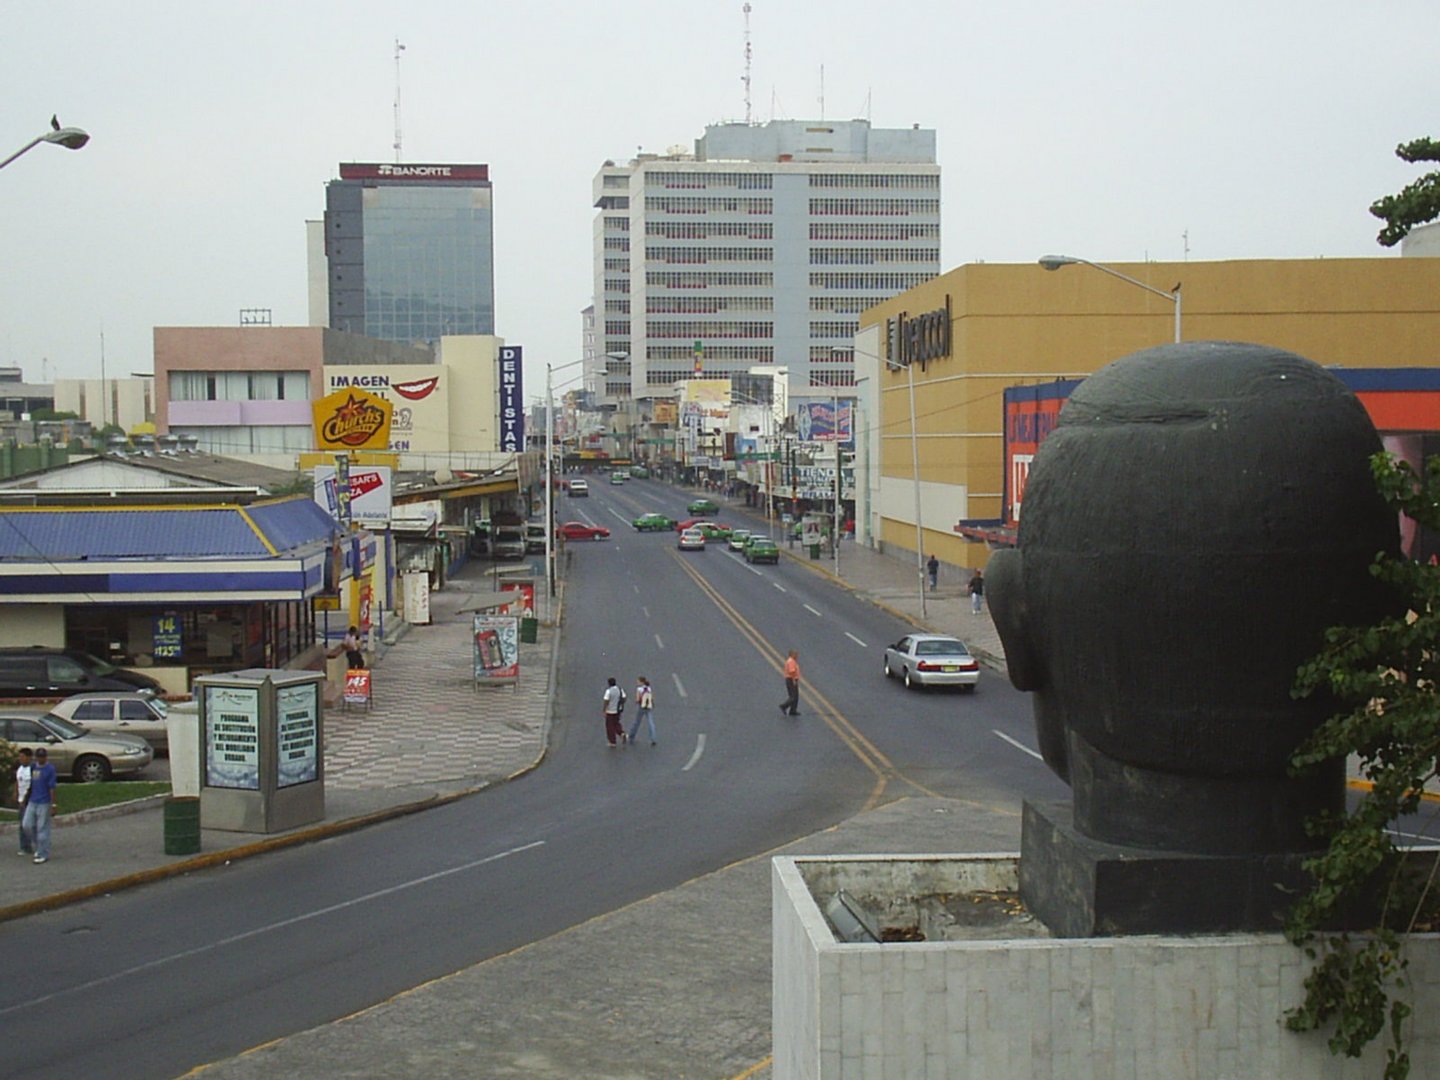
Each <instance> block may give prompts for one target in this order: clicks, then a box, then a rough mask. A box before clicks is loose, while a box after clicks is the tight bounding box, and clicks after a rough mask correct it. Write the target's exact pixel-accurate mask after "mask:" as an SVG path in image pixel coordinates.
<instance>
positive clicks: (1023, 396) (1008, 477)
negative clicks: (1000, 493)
mask: <svg viewBox="0 0 1440 1080" xmlns="http://www.w3.org/2000/svg"><path fill="white" fill-rule="evenodd" d="M1079 385H1080V381H1079V380H1078V379H1057V380H1056V381H1054V382H1050V383H1042V384H1040V385H1037V386H1012V387H1010V388H1009V389H1007V390H1006V391H1005V520H1004V523H1005V524H1006V525H1009V526H1015V525H1018V524H1019V523H1020V506H1021V504H1022V503H1023V502H1024V501H1025V482H1026V481H1027V480H1028V479H1029V478H1030V463H1031V462H1032V461H1033V460H1035V451H1036V450H1038V449H1039V448H1040V443H1041V442H1043V441H1044V439H1045V436H1047V435H1049V434H1050V432H1051V431H1053V430H1054V429H1055V424H1056V422H1057V421H1059V419H1060V409H1061V408H1062V407H1063V406H1064V404H1065V402H1066V401H1067V400H1068V399H1069V397H1070V393H1071V391H1072V390H1074V389H1075V387H1077V386H1079Z"/></svg>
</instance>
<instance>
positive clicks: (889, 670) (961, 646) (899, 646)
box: [885, 634, 980, 692]
mask: <svg viewBox="0 0 1440 1080" xmlns="http://www.w3.org/2000/svg"><path fill="white" fill-rule="evenodd" d="M896 675H899V676H900V677H901V678H902V679H904V680H905V687H906V689H910V688H913V687H916V686H958V687H959V688H960V689H961V690H964V691H967V692H973V691H974V689H975V686H976V684H977V683H979V681H980V665H979V663H978V662H976V660H975V658H974V657H973V656H971V655H970V650H969V649H967V648H965V643H964V642H963V641H961V640H960V639H959V638H953V637H948V636H946V635H944V634H908V635H906V636H905V637H903V638H901V639H900V640H899V641H897V642H896V643H895V644H894V645H890V646H888V647H886V649H885V677H886V678H887V679H890V678H894V677H895V676H896Z"/></svg>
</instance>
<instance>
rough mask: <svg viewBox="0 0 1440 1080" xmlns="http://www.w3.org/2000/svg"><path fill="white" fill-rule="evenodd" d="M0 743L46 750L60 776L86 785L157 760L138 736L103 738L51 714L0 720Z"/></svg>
mask: <svg viewBox="0 0 1440 1080" xmlns="http://www.w3.org/2000/svg"><path fill="white" fill-rule="evenodd" d="M0 739H4V740H5V741H6V742H8V743H11V744H13V745H14V746H16V747H17V748H21V749H27V748H28V749H29V750H31V751H35V750H39V749H40V748H41V747H44V748H45V750H46V752H47V753H48V755H49V757H50V764H51V765H54V766H55V772H56V773H57V774H59V775H60V776H68V777H70V778H71V779H73V780H83V781H84V782H86V783H98V782H99V781H101V780H109V779H110V777H111V776H122V775H125V774H128V773H134V772H139V771H140V770H141V769H143V768H145V766H146V765H149V764H150V762H151V761H152V760H154V758H155V751H153V750H151V749H150V744H149V743H147V742H146V741H145V740H144V739H142V738H140V737H139V736H138V735H99V734H96V733H93V732H90V731H86V730H85V729H84V728H83V727H80V726H79V725H78V724H72V723H71V722H70V721H69V720H62V719H61V718H60V717H58V716H51V715H49V714H48V713H47V714H46V715H44V716H23V715H17V714H13V713H12V714H6V715H3V716H0Z"/></svg>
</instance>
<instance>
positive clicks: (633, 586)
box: [630, 585, 640, 596]
mask: <svg viewBox="0 0 1440 1080" xmlns="http://www.w3.org/2000/svg"><path fill="white" fill-rule="evenodd" d="M630 587H631V588H632V589H634V590H635V594H636V595H637V596H638V595H639V594H640V586H639V585H631V586H630Z"/></svg>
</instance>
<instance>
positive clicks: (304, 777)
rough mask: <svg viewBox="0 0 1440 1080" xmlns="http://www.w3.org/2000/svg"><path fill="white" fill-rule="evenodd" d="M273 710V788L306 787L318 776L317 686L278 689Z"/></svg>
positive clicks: (318, 692)
mask: <svg viewBox="0 0 1440 1080" xmlns="http://www.w3.org/2000/svg"><path fill="white" fill-rule="evenodd" d="M275 710H276V712H277V713H278V714H279V717H280V731H279V744H280V765H279V769H278V772H277V775H276V780H275V786H276V787H282V788H283V787H293V786H294V785H295V784H308V783H310V782H311V781H313V780H315V779H317V778H318V776H319V772H318V769H317V760H318V759H317V751H318V744H319V734H320V723H319V713H320V684H319V683H313V682H312V683H302V684H301V685H299V686H281V687H277V688H276V690H275Z"/></svg>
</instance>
